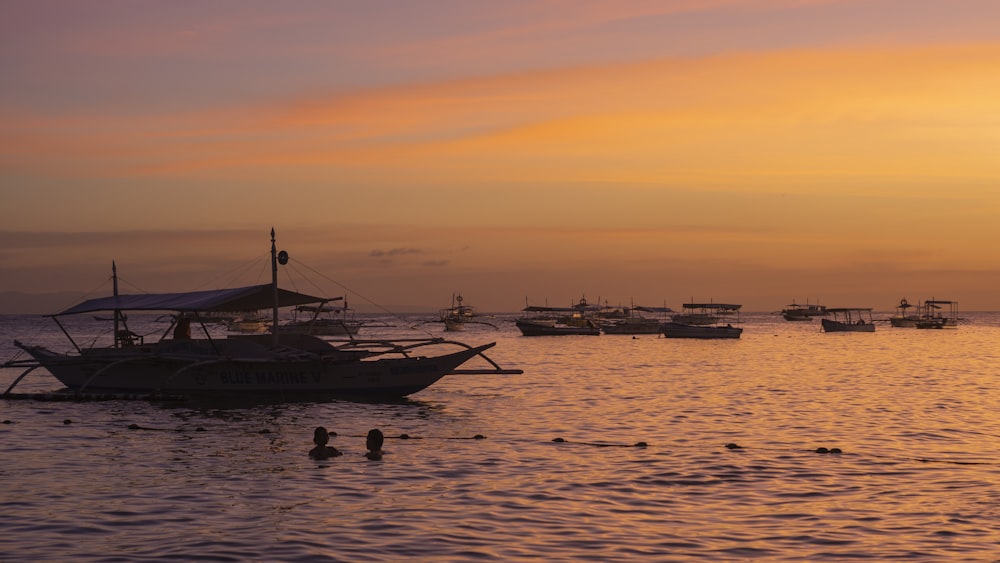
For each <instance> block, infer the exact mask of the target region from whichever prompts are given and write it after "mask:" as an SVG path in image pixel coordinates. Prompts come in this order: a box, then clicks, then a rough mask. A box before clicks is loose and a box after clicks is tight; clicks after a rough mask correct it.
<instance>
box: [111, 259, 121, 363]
mask: <svg viewBox="0 0 1000 563" xmlns="http://www.w3.org/2000/svg"><path fill="white" fill-rule="evenodd" d="M111 281H112V287H114V296H115V297H118V266H117V265H116V264H115V261H114V260H112V261H111ZM117 304H118V300H117V299H115V305H117ZM120 315H121V311H120V310H118V309H117V308H116V309H115V332H114V334H115V339H114V340H115V345H114V346H115V348H118V347H119V342H118V340H119V339H118V317H119V316H120Z"/></svg>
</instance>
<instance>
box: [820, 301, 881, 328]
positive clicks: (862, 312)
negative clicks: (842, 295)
mask: <svg viewBox="0 0 1000 563" xmlns="http://www.w3.org/2000/svg"><path fill="white" fill-rule="evenodd" d="M827 312H828V313H830V315H831V316H832V317H833V318H824V319H820V321H821V322H822V323H823V332H875V321H874V320H873V319H872V309H871V308H870V307H836V308H829V309H827Z"/></svg>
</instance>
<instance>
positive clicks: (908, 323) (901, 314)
mask: <svg viewBox="0 0 1000 563" xmlns="http://www.w3.org/2000/svg"><path fill="white" fill-rule="evenodd" d="M914 307H915V308H916V312H915V313H910V309H911V308H914ZM918 320H920V306H919V305H911V304H910V302H909V301H907V300H906V298H905V297H904V298H902V299H900V300H899V304H897V305H896V312H895V313H894V314H893V315H892V316H891V317H889V325H890V326H893V327H896V328H916V326H917V321H918Z"/></svg>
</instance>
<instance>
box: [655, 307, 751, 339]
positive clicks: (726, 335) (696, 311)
mask: <svg viewBox="0 0 1000 563" xmlns="http://www.w3.org/2000/svg"><path fill="white" fill-rule="evenodd" d="M683 307H684V308H685V309H686V310H688V312H687V313H686V314H684V315H675V316H673V317H671V320H670V322H666V323H663V324H661V325H660V332H662V333H663V336H664V337H666V338H698V339H735V338H739V337H740V335H741V334H743V329H742V328H741V327H737V326H733V323H739V322H740V308H741V307H742V305H736V304H730V303H684V305H683ZM677 319H682V320H684V319H693V320H694V321H696V322H678V320H677Z"/></svg>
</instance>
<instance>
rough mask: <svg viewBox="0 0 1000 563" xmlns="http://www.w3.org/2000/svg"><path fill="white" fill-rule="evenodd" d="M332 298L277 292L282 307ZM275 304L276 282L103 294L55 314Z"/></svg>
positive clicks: (236, 308)
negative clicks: (226, 287) (168, 291)
mask: <svg viewBox="0 0 1000 563" xmlns="http://www.w3.org/2000/svg"><path fill="white" fill-rule="evenodd" d="M331 300H332V299H330V298H328V297H313V296H312V295H306V294H304V293H297V292H294V291H288V290H286V289H280V288H279V289H278V293H277V305H278V307H292V306H295V305H304V304H307V303H323V302H327V301H331ZM274 305H275V292H274V286H272V285H271V284H263V285H251V286H247V287H237V288H232V289H214V290H208V291H192V292H186V293H139V294H129V295H113V296H110V297H99V298H96V299H88V300H87V301H84V302H83V303H80V304H79V305H75V306H73V307H70V308H69V309H66V310H65V311H62V312H61V313H56V314H54V315H51V316H53V317H61V316H64V315H76V314H80V313H93V312H98V311H178V312H191V313H193V312H199V313H201V312H209V311H255V310H258V309H270V308H271V307H273V306H274Z"/></svg>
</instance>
